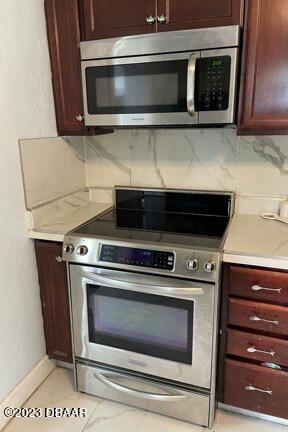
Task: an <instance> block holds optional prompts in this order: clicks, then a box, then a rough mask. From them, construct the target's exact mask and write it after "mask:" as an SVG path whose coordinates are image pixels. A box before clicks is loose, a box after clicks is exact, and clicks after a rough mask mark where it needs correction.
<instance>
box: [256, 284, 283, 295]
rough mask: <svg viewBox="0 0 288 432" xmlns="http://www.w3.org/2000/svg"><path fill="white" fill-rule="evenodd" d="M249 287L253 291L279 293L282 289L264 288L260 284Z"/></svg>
mask: <svg viewBox="0 0 288 432" xmlns="http://www.w3.org/2000/svg"><path fill="white" fill-rule="evenodd" d="M251 289H252V290H253V291H273V292H278V293H279V294H280V293H281V291H282V288H266V287H262V286H260V285H253V286H252V287H251Z"/></svg>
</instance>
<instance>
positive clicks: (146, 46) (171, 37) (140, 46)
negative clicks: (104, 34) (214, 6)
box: [80, 26, 240, 60]
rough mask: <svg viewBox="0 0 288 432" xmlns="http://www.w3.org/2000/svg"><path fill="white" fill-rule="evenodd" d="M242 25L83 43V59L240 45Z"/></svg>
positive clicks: (81, 46) (81, 45) (81, 47)
mask: <svg viewBox="0 0 288 432" xmlns="http://www.w3.org/2000/svg"><path fill="white" fill-rule="evenodd" d="M239 44H240V27H239V26H224V27H211V28H203V29H194V30H180V31H173V32H163V33H162V32H161V33H154V34H146V35H135V36H126V37H121V38H110V39H102V40H95V41H88V42H81V43H80V49H81V59H82V60H89V59H95V58H111V57H128V56H137V55H145V54H146V55H147V54H161V53H164V52H167V49H168V51H170V52H177V51H178V52H179V51H194V50H200V49H201V50H204V49H213V48H226V47H231V46H239Z"/></svg>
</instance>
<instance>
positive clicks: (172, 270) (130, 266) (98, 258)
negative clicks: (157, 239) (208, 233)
mask: <svg viewBox="0 0 288 432" xmlns="http://www.w3.org/2000/svg"><path fill="white" fill-rule="evenodd" d="M107 244H109V242H107V243H103V244H102V243H99V246H98V253H97V262H98V263H99V265H102V264H104V265H105V264H107V262H106V261H102V260H101V259H100V256H101V249H102V246H103V245H107ZM129 247H130V246H129ZM132 249H134V248H133V247H132ZM136 249H147V248H146V247H137V248H136ZM149 249H151V250H153V247H152V248H149ZM165 252H167V250H165ZM168 252H169V253H171V254H173V256H174V262H173V268H172V269H171V270H167V269H159V270H160V271H161V270H162V271H163V270H164V271H165V272H168V273H170V272H171V273H173V272H174V271H175V267H176V252H175V251H174V250H170V251H168ZM113 264H118V265H120V266H121V268H124V267H123V266H124V264H120V263H113ZM128 268H130V269H131V270H133V268H134V269H136V268H139V269H141V270H142V269H143V267H141V266H136V265H129V264H128ZM144 268H146V269H147V267H144Z"/></svg>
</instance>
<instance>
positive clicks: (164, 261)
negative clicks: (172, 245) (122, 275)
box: [99, 244, 175, 271]
mask: <svg viewBox="0 0 288 432" xmlns="http://www.w3.org/2000/svg"><path fill="white" fill-rule="evenodd" d="M99 261H102V262H110V263H116V264H125V265H132V266H139V267H152V268H155V269H161V270H170V271H171V270H173V268H174V261H175V256H174V253H173V252H166V251H158V250H157V251H156V250H151V249H138V248H130V247H123V246H115V245H109V244H103V245H102V246H101V252H100V257H99Z"/></svg>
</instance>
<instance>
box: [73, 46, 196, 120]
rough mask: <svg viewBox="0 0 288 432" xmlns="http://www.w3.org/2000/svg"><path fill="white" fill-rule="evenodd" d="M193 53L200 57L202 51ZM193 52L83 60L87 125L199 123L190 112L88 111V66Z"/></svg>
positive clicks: (183, 56)
mask: <svg viewBox="0 0 288 432" xmlns="http://www.w3.org/2000/svg"><path fill="white" fill-rule="evenodd" d="M193 55H194V56H195V57H196V58H199V57H200V52H199V51H195V52H193ZM190 56H191V53H174V54H160V55H151V56H142V57H136V58H135V57H129V58H120V59H118V58H113V59H106V60H88V61H82V62H81V69H82V89H83V101H84V116H85V125H86V126H96V125H98V126H151V125H152V126H153V125H171V124H175V125H177V124H178V125H185V124H188V125H189V124H191V125H193V124H194V125H196V124H198V114H195V115H194V116H193V117H191V115H190V114H189V113H188V112H176V113H173V112H167V113H139V114H133V113H132V114H116V113H115V114H90V113H89V112H88V102H87V86H86V68H88V67H97V66H109V65H110V66H111V65H119V64H134V63H153V62H158V61H175V60H186V59H189V58H190Z"/></svg>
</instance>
